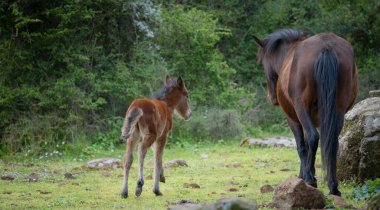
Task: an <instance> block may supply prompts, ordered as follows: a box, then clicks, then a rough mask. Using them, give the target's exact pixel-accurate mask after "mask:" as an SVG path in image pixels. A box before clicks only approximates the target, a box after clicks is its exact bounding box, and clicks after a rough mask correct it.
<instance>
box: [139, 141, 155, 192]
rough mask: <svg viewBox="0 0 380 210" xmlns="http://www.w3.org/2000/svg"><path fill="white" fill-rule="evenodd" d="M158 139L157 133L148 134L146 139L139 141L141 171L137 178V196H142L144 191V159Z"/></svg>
mask: <svg viewBox="0 0 380 210" xmlns="http://www.w3.org/2000/svg"><path fill="white" fill-rule="evenodd" d="M155 140H156V135H150V134H149V135H146V136H144V139H143V140H142V141H141V142H140V143H139V149H138V153H139V164H138V167H139V171H138V178H137V187H136V193H135V195H136V196H140V195H141V192H142V187H143V186H144V159H145V155H146V152H147V150H148V148H149V147H150V146H151V145H152V143H153V142H154V141H155Z"/></svg>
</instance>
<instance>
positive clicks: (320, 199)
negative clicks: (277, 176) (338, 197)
mask: <svg viewBox="0 0 380 210" xmlns="http://www.w3.org/2000/svg"><path fill="white" fill-rule="evenodd" d="M272 205H273V206H274V207H275V208H279V209H323V208H324V207H325V205H326V199H325V196H324V195H323V193H322V192H321V191H319V190H318V189H317V188H314V187H312V186H309V185H307V184H306V183H305V182H304V181H303V180H302V179H299V178H290V179H287V180H285V181H283V182H281V183H279V184H278V185H277V186H276V188H275V192H274V196H273V202H272Z"/></svg>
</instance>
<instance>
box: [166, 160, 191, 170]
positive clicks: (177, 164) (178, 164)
mask: <svg viewBox="0 0 380 210" xmlns="http://www.w3.org/2000/svg"><path fill="white" fill-rule="evenodd" d="M188 166H189V165H187V162H186V161H185V160H170V161H168V162H166V163H165V168H175V167H188Z"/></svg>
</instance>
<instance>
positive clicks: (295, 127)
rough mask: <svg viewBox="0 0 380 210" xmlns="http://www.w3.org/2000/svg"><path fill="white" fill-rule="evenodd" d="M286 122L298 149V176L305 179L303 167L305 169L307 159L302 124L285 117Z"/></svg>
mask: <svg viewBox="0 0 380 210" xmlns="http://www.w3.org/2000/svg"><path fill="white" fill-rule="evenodd" d="M287 120H288V124H289V126H290V129H291V130H292V132H293V134H294V138H295V139H296V143H297V151H298V156H299V158H300V161H301V164H300V174H299V176H298V177H299V178H301V179H305V175H304V174H306V173H305V169H306V161H307V147H306V146H305V140H304V135H303V130H302V126H301V125H300V124H299V123H297V122H294V121H293V120H292V119H290V118H287Z"/></svg>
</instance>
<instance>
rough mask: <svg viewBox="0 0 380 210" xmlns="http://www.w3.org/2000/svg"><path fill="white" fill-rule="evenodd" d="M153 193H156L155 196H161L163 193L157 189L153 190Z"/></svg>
mask: <svg viewBox="0 0 380 210" xmlns="http://www.w3.org/2000/svg"><path fill="white" fill-rule="evenodd" d="M153 192H154V194H156V196H162V195H163V194H162V193H161V192H160V191H158V190H153Z"/></svg>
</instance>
